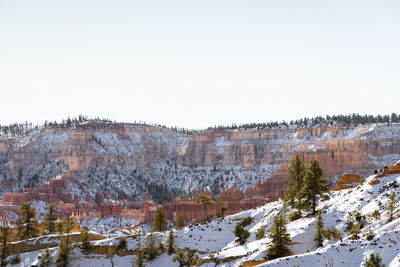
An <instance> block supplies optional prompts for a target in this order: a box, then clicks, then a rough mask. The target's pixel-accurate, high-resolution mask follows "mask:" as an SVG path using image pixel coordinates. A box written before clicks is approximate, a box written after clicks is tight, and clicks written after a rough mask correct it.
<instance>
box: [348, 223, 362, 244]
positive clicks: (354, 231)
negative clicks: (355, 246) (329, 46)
mask: <svg viewBox="0 0 400 267" xmlns="http://www.w3.org/2000/svg"><path fill="white" fill-rule="evenodd" d="M360 233H361V231H360V225H359V224H355V225H354V226H353V228H351V230H350V232H349V236H350V239H352V240H357V239H360V236H359V234H360Z"/></svg>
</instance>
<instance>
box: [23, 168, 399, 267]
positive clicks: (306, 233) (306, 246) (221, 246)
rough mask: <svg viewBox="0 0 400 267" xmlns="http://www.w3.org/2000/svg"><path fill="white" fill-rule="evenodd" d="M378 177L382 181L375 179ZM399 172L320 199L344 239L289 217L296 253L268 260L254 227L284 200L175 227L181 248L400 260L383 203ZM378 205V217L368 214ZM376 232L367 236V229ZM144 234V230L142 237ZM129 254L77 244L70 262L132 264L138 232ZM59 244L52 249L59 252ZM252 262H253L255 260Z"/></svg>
mask: <svg viewBox="0 0 400 267" xmlns="http://www.w3.org/2000/svg"><path fill="white" fill-rule="evenodd" d="M372 181H378V182H379V183H376V182H374V183H373V182H372ZM399 185H400V174H392V175H387V176H384V177H380V178H377V177H376V176H370V177H368V178H367V179H366V180H365V181H364V182H363V183H362V184H361V185H359V186H357V187H356V188H352V189H345V190H341V191H335V192H332V193H331V194H330V199H329V200H327V201H323V202H321V203H319V205H318V209H322V210H323V214H322V215H323V219H324V227H325V228H327V227H335V228H336V229H337V230H339V231H341V232H343V237H342V240H325V241H324V244H323V247H321V248H317V246H316V245H315V243H314V242H313V236H314V234H315V225H316V218H315V217H306V218H302V219H298V220H295V221H293V222H289V223H288V225H287V229H288V232H289V234H290V237H291V240H292V245H290V246H289V248H290V250H291V251H292V253H293V255H292V256H289V257H284V258H280V259H276V260H272V261H266V259H265V256H266V253H267V251H268V246H269V245H270V241H271V240H270V238H269V237H267V235H266V237H265V238H263V239H260V240H256V239H255V233H256V232H257V230H258V229H259V228H260V227H261V226H265V227H266V232H268V230H269V229H270V228H271V226H272V221H273V218H274V216H276V215H277V214H278V213H284V214H289V213H290V212H292V210H291V209H290V208H287V206H285V205H284V203H283V202H282V201H277V202H272V203H268V204H266V205H264V206H261V207H258V208H255V209H252V210H248V211H245V212H241V213H238V214H235V215H231V216H227V217H225V218H224V219H218V220H214V221H211V222H209V223H206V224H198V225H192V226H188V227H185V228H184V229H181V230H174V236H175V246H176V248H177V249H193V250H195V251H196V252H197V253H198V255H199V257H200V259H201V263H202V264H201V266H210V267H211V266H241V265H242V264H245V263H246V262H247V263H249V262H251V263H252V264H255V265H257V264H259V266H290V267H292V266H349V267H352V266H362V265H363V261H365V260H366V258H368V257H369V255H370V253H372V252H378V253H379V254H380V256H381V257H382V259H383V263H384V264H386V266H390V267H393V266H400V262H399V260H400V246H399V242H400V218H397V215H398V214H396V215H395V219H394V220H393V221H392V222H390V223H388V222H387V211H386V210H385V205H386V203H387V202H388V197H389V193H390V192H392V191H394V192H395V194H396V197H397V199H399V196H400V186H399ZM375 210H378V211H379V212H380V213H381V218H380V219H373V218H371V217H369V215H370V214H371V213H372V212H374V211H375ZM353 211H359V212H360V213H361V214H362V215H365V216H366V218H367V220H366V224H365V226H364V227H363V228H362V229H361V234H360V239H359V240H351V239H350V238H349V237H348V232H347V231H346V229H345V228H346V220H347V219H348V218H347V217H348V213H349V212H353ZM247 216H251V217H253V219H254V220H253V222H252V223H251V224H250V225H249V226H247V227H246V229H248V230H249V231H250V237H249V239H248V240H247V242H246V243H245V244H244V245H240V244H239V243H238V242H236V241H235V240H236V238H235V236H234V234H233V230H234V228H235V225H236V224H237V223H238V222H239V221H240V220H241V219H242V218H244V217H247ZM371 232H372V233H374V234H375V236H374V237H373V238H372V239H371V240H369V241H368V240H367V239H366V236H367V234H368V233H371ZM156 234H157V235H158V236H159V238H160V239H161V241H162V242H164V243H165V242H166V240H167V237H168V232H164V233H156ZM144 239H145V236H144V235H142V236H141V240H142V243H143V241H144ZM126 240H127V248H126V250H125V252H126V253H125V254H126V255H125V256H118V255H117V254H115V255H114V256H111V255H105V254H85V253H82V252H80V250H79V249H75V250H74V255H75V256H74V257H75V260H74V261H73V263H72V266H89V265H90V266H128V265H130V264H131V263H130V262H131V261H132V260H134V259H135V257H136V256H135V255H134V253H133V252H134V250H135V248H136V246H137V242H138V240H139V238H138V236H133V237H127V238H126ZM118 242H119V239H116V238H109V239H104V240H99V241H95V242H93V244H94V245H96V246H100V247H103V246H105V247H112V246H116V245H117V244H118ZM55 250H56V248H55V249H54V253H56V251H55ZM39 253H40V252H39V251H36V252H29V253H25V254H22V255H21V258H22V259H23V260H24V261H25V262H26V265H23V266H29V264H32V263H34V262H35V261H36V260H37V259H36V257H37V255H38V254H39ZM172 257H173V256H172V255H171V256H169V255H168V254H166V253H164V254H162V255H161V256H159V257H158V258H157V259H155V260H154V261H152V262H148V263H147V265H146V266H177V263H174V262H172ZM253 266H254V265H253Z"/></svg>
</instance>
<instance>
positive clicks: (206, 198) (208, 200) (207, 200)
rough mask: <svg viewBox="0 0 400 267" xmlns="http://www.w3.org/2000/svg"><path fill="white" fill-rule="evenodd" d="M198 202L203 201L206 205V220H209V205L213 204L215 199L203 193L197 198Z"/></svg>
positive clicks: (204, 205)
mask: <svg viewBox="0 0 400 267" xmlns="http://www.w3.org/2000/svg"><path fill="white" fill-rule="evenodd" d="M197 202H198V203H202V204H203V207H204V222H206V221H207V205H213V204H214V201H213V200H212V199H211V197H210V196H209V195H206V194H202V195H200V196H199V197H198V198H197Z"/></svg>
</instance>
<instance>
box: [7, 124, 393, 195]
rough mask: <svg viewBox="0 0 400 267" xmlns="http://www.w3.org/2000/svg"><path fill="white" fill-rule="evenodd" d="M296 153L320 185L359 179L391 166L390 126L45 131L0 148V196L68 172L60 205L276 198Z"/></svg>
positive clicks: (99, 127) (130, 126)
mask: <svg viewBox="0 0 400 267" xmlns="http://www.w3.org/2000/svg"><path fill="white" fill-rule="evenodd" d="M296 153H297V154H299V155H300V158H301V159H303V160H304V161H305V162H306V163H308V162H309V161H311V160H313V159H317V160H319V162H320V163H321V166H322V168H323V170H324V174H325V176H327V177H330V178H334V177H337V178H338V177H340V176H341V175H342V174H343V173H347V172H350V173H354V174H359V175H361V176H364V175H367V174H370V173H372V172H373V171H374V170H375V169H378V170H379V169H381V168H383V167H384V166H385V165H390V164H391V163H392V162H393V161H395V160H397V159H398V158H399V157H400V125H399V124H395V123H392V124H378V125H364V126H329V125H324V124H321V125H320V126H318V127H309V128H299V127H294V126H293V127H292V126H291V127H281V128H276V129H251V130H235V131H204V132H198V133H194V134H190V135H188V134H182V133H178V132H175V131H172V130H169V129H167V128H162V127H154V126H148V125H142V124H122V123H99V122H88V123H85V124H82V125H78V126H74V127H72V128H61V127H59V128H57V127H55V128H46V129H43V130H40V131H39V132H38V131H36V132H34V133H31V134H30V135H28V136H25V137H24V138H19V139H18V138H17V139H5V138H3V139H1V140H0V159H1V160H0V191H1V193H5V192H18V191H20V192H21V191H22V190H23V189H24V188H34V187H38V186H40V185H41V184H43V183H46V182H49V179H50V178H51V177H55V176H57V175H59V174H60V173H62V172H63V171H68V172H69V173H72V172H73V173H75V174H76V175H75V176H76V178H74V179H71V180H69V181H67V182H66V185H65V187H66V188H67V189H68V190H67V191H68V192H66V193H65V194H66V196H65V197H66V198H67V197H68V196H67V195H68V193H70V194H71V197H72V198H74V196H75V195H77V196H78V198H79V199H81V200H83V199H85V198H86V197H87V194H89V195H90V197H91V198H92V199H96V193H98V192H106V191H107V190H108V191H109V193H110V196H111V198H114V199H129V200H141V199H142V198H143V197H144V194H145V193H146V192H149V195H150V196H151V198H152V199H154V200H156V201H157V202H165V201H169V202H171V201H172V199H173V198H174V197H176V196H182V197H190V196H191V195H192V194H193V192H194V190H196V189H198V188H206V187H209V188H210V189H211V191H212V192H213V194H214V195H216V194H218V193H219V192H220V191H221V190H224V189H228V188H230V187H233V188H234V189H235V190H241V191H243V192H244V191H246V190H247V189H249V190H248V191H247V192H248V193H247V194H249V196H256V195H260V194H261V192H262V193H265V194H269V195H268V196H269V197H276V196H277V193H279V192H278V191H279V188H280V186H281V185H280V181H281V179H282V178H283V177H285V175H286V169H287V166H288V163H289V161H290V160H291V158H292V157H293V156H294V155H295V154H296ZM267 180H268V181H269V182H268V183H265V181H267ZM44 190H45V189H44ZM47 197H50V198H51V197H52V196H51V194H50V195H49V196H47Z"/></svg>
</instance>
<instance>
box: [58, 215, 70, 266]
mask: <svg viewBox="0 0 400 267" xmlns="http://www.w3.org/2000/svg"><path fill="white" fill-rule="evenodd" d="M62 224H63V228H64V229H65V233H66V234H67V235H66V236H62V237H61V238H60V243H59V246H58V257H57V261H56V264H57V266H59V267H66V266H68V264H69V261H70V257H71V256H70V254H71V253H70V251H71V249H72V245H71V243H72V242H71V238H70V233H71V230H72V227H73V224H74V220H73V218H72V216H71V217H65V218H64V219H63V220H62Z"/></svg>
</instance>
